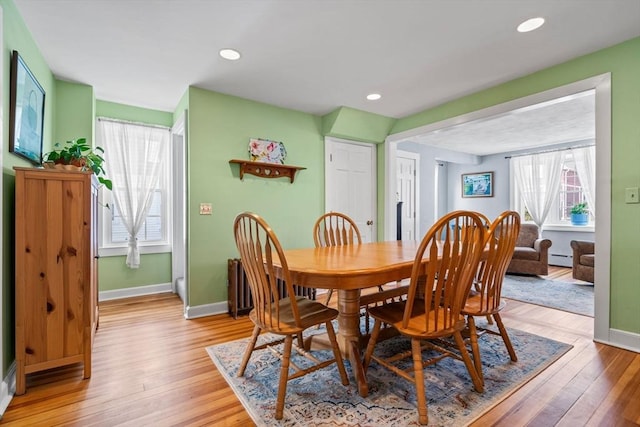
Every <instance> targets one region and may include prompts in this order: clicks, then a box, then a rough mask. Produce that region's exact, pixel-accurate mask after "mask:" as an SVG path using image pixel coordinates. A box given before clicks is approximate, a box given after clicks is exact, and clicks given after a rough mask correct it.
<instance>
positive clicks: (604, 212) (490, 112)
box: [385, 73, 612, 343]
mask: <svg viewBox="0 0 640 427" xmlns="http://www.w3.org/2000/svg"><path fill="white" fill-rule="evenodd" d="M592 89H593V90H595V98H596V101H595V102H596V131H595V133H596V138H595V139H596V157H597V159H598V162H597V165H596V176H597V177H598V179H597V180H596V210H597V216H596V230H595V242H596V245H597V246H598V254H599V256H598V257H597V258H596V268H595V272H596V277H595V280H596V283H597V286H596V287H595V292H594V294H595V298H594V302H595V316H594V320H595V327H594V339H595V340H596V341H601V342H606V343H611V336H612V331H611V330H610V324H609V317H610V316H609V310H610V254H611V75H610V74H609V73H607V74H602V75H599V76H595V77H591V78H588V79H585V80H581V81H578V82H575V83H571V84H568V85H565V86H561V87H558V88H554V89H550V90H547V91H544V92H540V93H537V94H534V95H530V96H526V97H523V98H519V99H516V100H513V101H509V102H505V103H503V104H498V105H494V106H492V107H488V108H485V109H482V110H478V111H474V112H471V113H467V114H463V115H461V116H458V117H452V118H449V119H446V120H443V121H441V122H437V123H432V124H429V125H426V126H422V127H420V128H416V129H411V130H408V131H405V132H401V133H398V134H395V135H390V136H389V137H387V140H386V143H385V166H386V170H387V171H388V175H387V179H386V183H385V218H386V220H385V238H386V239H391V238H392V236H393V233H394V232H395V229H394V224H395V197H394V196H395V193H396V188H395V187H396V182H395V181H396V180H395V176H396V170H395V168H396V164H395V163H396V160H395V159H396V156H397V144H398V143H399V142H401V141H405V140H407V139H409V138H411V137H415V136H418V135H421V134H425V133H430V132H434V131H438V130H443V129H445V128H449V127H451V126H454V125H464V123H468V122H472V121H475V120H480V119H486V118H489V117H492V116H495V115H500V114H505V113H508V112H511V111H513V110H518V109H521V108H525V107H529V106H532V105H536V104H539V103H541V102H547V101H552V100H554V99H558V98H562V97H565V96H569V95H572V94H576V93H579V92H583V91H588V90H592Z"/></svg>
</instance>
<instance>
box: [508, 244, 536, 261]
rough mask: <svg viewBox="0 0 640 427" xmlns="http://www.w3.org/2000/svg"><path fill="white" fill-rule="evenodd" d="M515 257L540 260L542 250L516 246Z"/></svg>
mask: <svg viewBox="0 0 640 427" xmlns="http://www.w3.org/2000/svg"><path fill="white" fill-rule="evenodd" d="M513 258H515V259H525V260H530V261H538V260H539V259H540V252H538V251H536V250H535V249H533V248H527V247H516V248H515V249H514V251H513Z"/></svg>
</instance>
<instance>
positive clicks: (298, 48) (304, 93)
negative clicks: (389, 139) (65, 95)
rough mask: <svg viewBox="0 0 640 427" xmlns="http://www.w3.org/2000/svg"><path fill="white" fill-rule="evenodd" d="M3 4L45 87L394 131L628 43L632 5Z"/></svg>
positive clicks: (564, 1) (441, 1) (627, 0)
mask: <svg viewBox="0 0 640 427" xmlns="http://www.w3.org/2000/svg"><path fill="white" fill-rule="evenodd" d="M14 1H15V3H16V5H17V7H18V10H19V12H20V14H21V15H22V17H23V18H24V20H25V22H26V25H27V27H28V29H29V31H30V32H31V34H32V35H33V38H34V40H35V42H36V44H37V45H38V47H39V48H40V50H41V52H42V54H43V55H44V58H45V60H46V61H47V63H48V64H49V66H50V68H51V70H52V72H53V73H54V75H55V76H56V77H57V78H60V79H63V80H69V81H74V82H79V83H84V84H88V85H91V86H93V87H94V90H95V95H96V98H97V99H101V100H106V101H112V102H119V103H124V104H129V105H135V106H140V107H145V108H152V109H158V110H163V111H173V110H174V109H175V107H176V105H177V103H178V101H179V100H180V98H181V97H182V95H183V94H184V93H185V91H186V89H187V87H188V86H190V85H193V86H197V87H200V88H204V89H209V90H213V91H216V92H221V93H226V94H230V95H235V96H239V97H243V98H248V99H252V100H256V101H260V102H265V103H268V104H272V105H277V106H282V107H286V108H291V109H295V110H299V111H304V112H308V113H312V114H318V115H323V114H326V113H329V112H331V111H333V110H334V109H336V108H337V107H340V106H347V107H351V108H356V109H359V110H364V111H368V112H372V113H377V114H381V115H385V116H389V117H395V118H400V117H405V116H407V115H410V114H413V113H416V112H419V111H422V110H425V109H427V108H430V107H434V106H436V105H440V104H442V103H444V102H447V101H450V100H453V99H456V98H459V97H461V96H464V95H467V94H471V93H474V92H477V91H479V90H481V89H484V88H488V87H491V86H494V85H496V84H499V83H501V82H505V81H509V80H512V79H515V78H518V77H520V76H524V75H526V74H529V73H532V72H535V71H537V70H540V69H543V68H547V67H549V66H551V65H554V64H558V63H561V62H564V61H567V60H569V59H571V58H575V57H577V56H580V55H584V54H587V53H589V52H593V51H596V50H599V49H602V48H605V47H608V46H611V45H614V44H616V43H619V42H622V41H625V40H628V39H631V38H633V37H636V36H640V1H639V0H581V1H577V0H517V1H516V0H484V1H477V0H422V1H419V0H367V1H365V0H323V1H318V0H297V1H294V0H210V1H206V0H180V1H169V0H129V1H124V0H122V1H119V0H49V1H46V2H45V1H42V0H14ZM535 16H542V17H544V18H545V19H546V23H545V25H544V26H543V27H542V28H541V29H539V30H537V31H534V32H531V33H524V34H521V33H517V32H516V31H515V27H516V26H517V25H518V24H519V23H520V22H521V21H523V20H525V19H527V18H531V17H535ZM225 47H232V48H235V49H238V50H239V51H240V52H241V53H242V58H241V60H239V61H235V62H230V61H225V60H223V59H221V58H220V57H219V56H218V51H219V49H221V48H225ZM371 92H379V93H381V94H382V99H381V100H379V101H375V102H373V101H367V100H366V99H365V96H366V95H367V94H368V93H371Z"/></svg>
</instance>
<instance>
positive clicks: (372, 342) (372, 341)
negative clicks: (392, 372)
mask: <svg viewBox="0 0 640 427" xmlns="http://www.w3.org/2000/svg"><path fill="white" fill-rule="evenodd" d="M381 326H382V322H381V321H380V320H378V319H376V321H375V323H374V324H373V331H371V336H370V337H369V342H368V343H367V351H365V353H364V360H363V361H362V369H363V370H364V373H365V374H366V373H367V369H368V368H369V363H371V355H372V354H373V349H374V348H375V346H376V341H378V335H379V334H380V327H381Z"/></svg>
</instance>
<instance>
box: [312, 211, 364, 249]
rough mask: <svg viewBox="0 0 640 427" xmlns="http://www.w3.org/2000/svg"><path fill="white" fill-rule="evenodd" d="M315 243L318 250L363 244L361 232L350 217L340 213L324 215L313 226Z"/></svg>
mask: <svg viewBox="0 0 640 427" xmlns="http://www.w3.org/2000/svg"><path fill="white" fill-rule="evenodd" d="M313 243H314V244H315V245H316V248H320V247H324V246H343V245H352V244H354V243H362V237H361V236H360V230H358V226H357V225H356V223H355V222H354V221H353V220H352V219H351V218H349V216H347V215H345V214H343V213H340V212H329V213H326V214H324V215H322V216H321V217H320V218H318V220H317V221H316V223H315V225H314V226H313Z"/></svg>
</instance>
